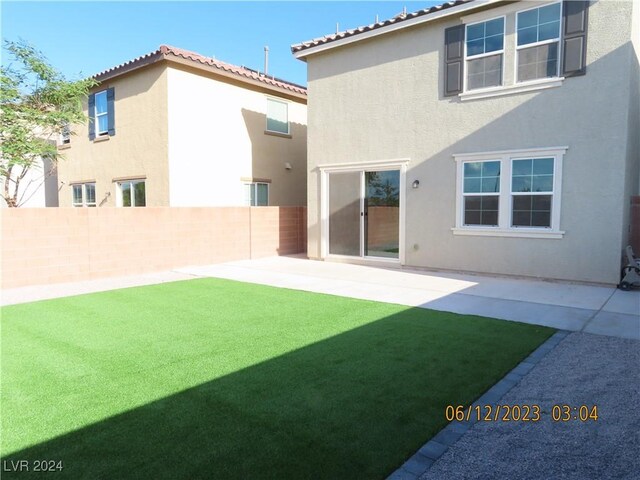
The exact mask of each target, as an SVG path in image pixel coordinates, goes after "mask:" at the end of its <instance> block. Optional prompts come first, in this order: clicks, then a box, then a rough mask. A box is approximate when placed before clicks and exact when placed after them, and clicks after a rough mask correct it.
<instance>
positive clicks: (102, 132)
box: [93, 90, 109, 137]
mask: <svg viewBox="0 0 640 480" xmlns="http://www.w3.org/2000/svg"><path fill="white" fill-rule="evenodd" d="M102 94H104V98H105V101H106V103H107V111H106V112H104V113H98V95H102ZM93 109H94V111H93V116H94V122H95V123H94V124H95V129H96V137H98V136H103V135H108V134H109V99H108V98H107V91H106V90H102V91H100V92H97V93H96V94H95V96H94V107H93ZM104 116H106V117H107V129H106V130H100V122H99V121H98V118H99V117H104Z"/></svg>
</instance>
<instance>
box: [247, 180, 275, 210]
mask: <svg viewBox="0 0 640 480" xmlns="http://www.w3.org/2000/svg"><path fill="white" fill-rule="evenodd" d="M244 185H245V186H248V187H249V188H250V189H251V190H253V191H254V198H255V199H256V203H257V202H258V185H266V186H267V204H266V205H253V204H252V203H251V195H249V204H248V205H247V206H248V207H268V206H269V197H270V194H271V192H270V190H271V188H270V186H269V184H268V183H267V182H245V183H244Z"/></svg>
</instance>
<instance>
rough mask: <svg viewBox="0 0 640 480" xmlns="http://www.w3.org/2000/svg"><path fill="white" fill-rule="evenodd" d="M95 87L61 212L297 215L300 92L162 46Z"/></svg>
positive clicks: (302, 158)
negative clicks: (151, 209)
mask: <svg viewBox="0 0 640 480" xmlns="http://www.w3.org/2000/svg"><path fill="white" fill-rule="evenodd" d="M95 78H96V79H97V80H98V81H99V82H100V84H99V86H98V87H96V88H95V89H94V90H93V91H92V92H91V94H90V96H89V98H88V101H87V105H86V106H85V107H86V109H87V110H86V111H87V115H88V118H89V123H88V125H82V126H75V127H73V129H74V133H75V135H72V136H70V137H68V138H67V143H64V144H61V145H60V147H59V148H61V149H63V151H62V152H61V153H62V154H63V156H64V157H65V158H64V159H63V160H61V161H60V162H59V164H58V180H59V181H60V182H61V184H62V186H61V188H60V193H59V201H60V206H62V207H69V206H78V207H81V206H115V207H126V206H172V207H182V206H190V207H193V206H237V205H258V206H259V205H305V203H306V118H307V113H306V111H307V107H306V103H307V95H306V89H305V88H304V87H301V86H299V85H295V84H292V83H289V82H286V81H283V80H280V79H277V78H274V77H271V76H267V75H264V74H261V73H258V72H256V71H253V70H250V69H248V68H244V67H238V66H234V65H230V64H227V63H223V62H220V61H218V60H216V59H213V58H208V57H204V56H202V55H199V54H197V53H193V52H188V51H185V50H181V49H178V48H175V47H170V46H166V45H163V46H161V47H160V48H159V49H158V50H156V51H155V52H152V53H149V54H147V55H144V56H142V57H139V58H136V59H134V60H132V61H129V62H127V63H123V64H121V65H118V66H117V67H114V68H111V69H109V70H106V71H104V72H102V73H100V74H98V75H96V76H95Z"/></svg>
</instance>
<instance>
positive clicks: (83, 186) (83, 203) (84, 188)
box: [71, 182, 97, 207]
mask: <svg viewBox="0 0 640 480" xmlns="http://www.w3.org/2000/svg"><path fill="white" fill-rule="evenodd" d="M87 185H93V190H94V192H95V189H96V184H95V182H86V183H72V184H71V205H73V206H74V207H96V206H97V201H96V202H91V203H89V202H87ZM77 186H80V187H81V189H82V192H81V193H82V201H81V202H80V203H78V202H76V201H75V198H74V196H73V188H74V187H77Z"/></svg>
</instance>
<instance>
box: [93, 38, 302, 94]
mask: <svg viewBox="0 0 640 480" xmlns="http://www.w3.org/2000/svg"><path fill="white" fill-rule="evenodd" d="M169 55H173V56H175V57H180V58H183V59H185V60H190V61H192V62H195V63H199V64H202V65H207V66H210V67H214V68H217V69H219V70H223V71H225V72H227V73H231V74H234V75H238V76H240V77H244V78H247V79H249V80H254V81H258V82H261V83H265V84H267V85H270V86H272V87H276V88H280V89H283V90H289V91H291V92H295V93H298V94H301V95H306V94H307V89H306V87H304V86H302V85H298V84H296V83H292V82H289V81H287V80H283V79H280V78H276V77H274V76H268V75H265V74H261V73H260V72H257V71H255V70H251V69H249V68H246V67H243V66H239V65H233V64H231V63H227V62H223V61H221V60H217V59H215V58H212V57H207V56H205V55H202V54H200V53H198V52H193V51H191V50H186V49H184V48H179V47H174V46H172V45H167V44H162V45H160V46H159V47H158V49H157V50H154V51H153V52H150V53H147V54H145V55H141V56H139V57H136V58H134V59H133V60H129V61H127V62H124V63H121V64H119V65H116V66H115V67H112V68H109V69H107V70H103V71H102V72H100V73H97V74H96V75H94V76H93V78H96V79H100V77H103V76H106V75H109V74H112V73H113V74H115V73H117V72H118V71H119V70H123V69H128V68H129V67H132V68H133V67H135V66H136V65H137V64H141V63H145V62H153V61H155V59H153V57H154V56H158V57H160V56H162V57H163V58H165V59H166V58H167V56H169ZM127 71H128V70H127Z"/></svg>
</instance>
